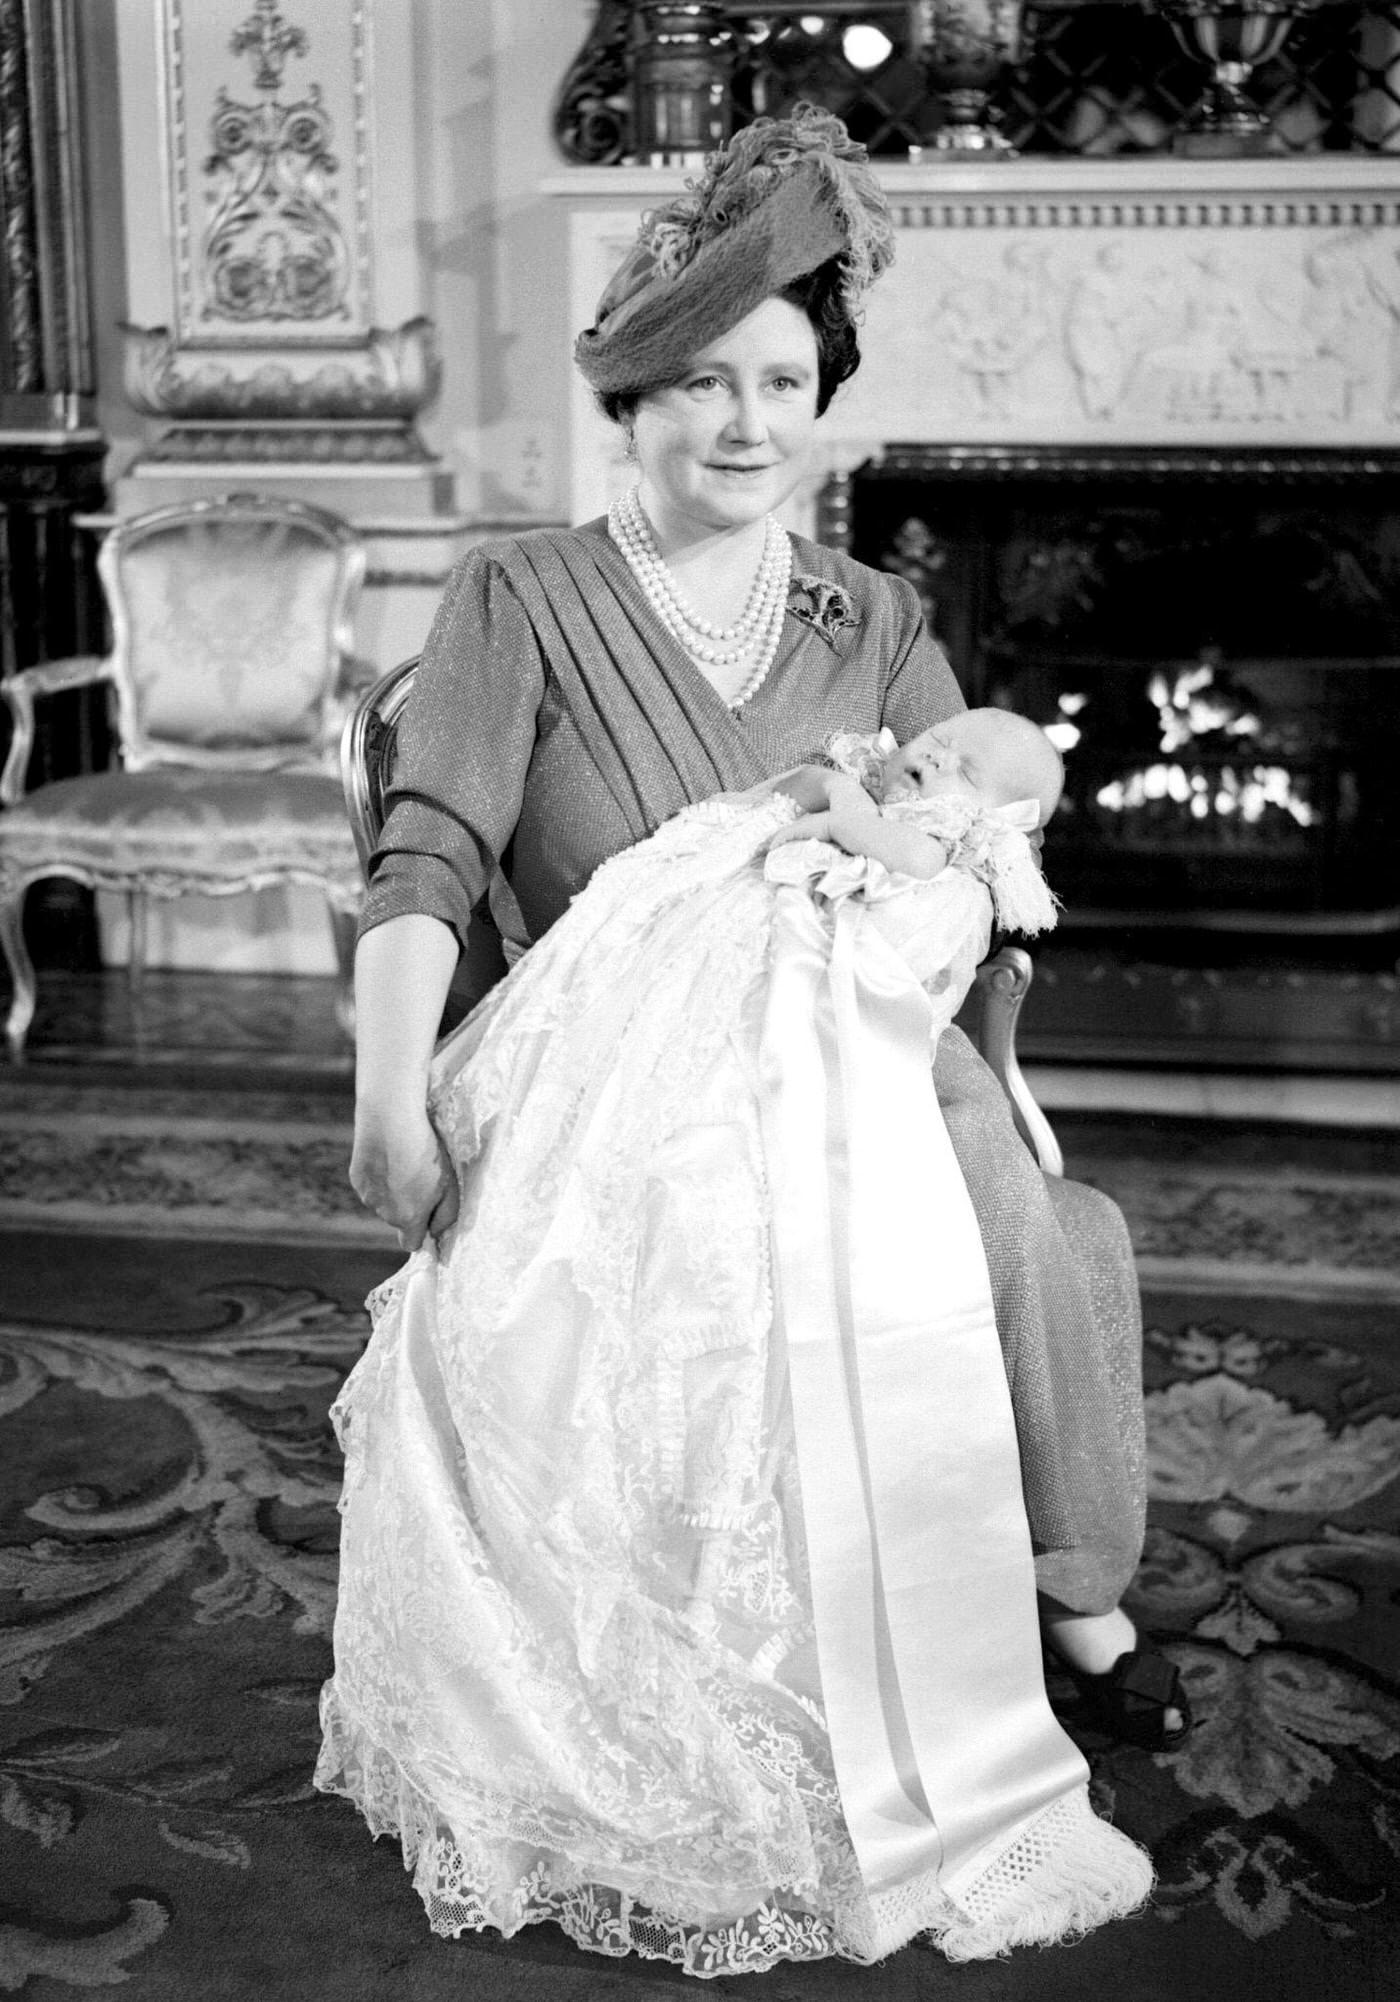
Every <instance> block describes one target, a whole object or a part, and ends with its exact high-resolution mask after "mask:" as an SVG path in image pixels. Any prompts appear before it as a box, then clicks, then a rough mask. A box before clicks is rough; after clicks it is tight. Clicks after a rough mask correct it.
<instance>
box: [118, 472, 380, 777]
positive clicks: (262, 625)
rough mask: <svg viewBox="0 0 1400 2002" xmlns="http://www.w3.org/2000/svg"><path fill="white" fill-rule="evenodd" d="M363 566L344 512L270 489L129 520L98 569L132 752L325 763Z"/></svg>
mask: <svg viewBox="0 0 1400 2002" xmlns="http://www.w3.org/2000/svg"><path fill="white" fill-rule="evenodd" d="M364 570H365V553H364V548H363V545H362V544H361V542H360V539H359V537H358V536H357V535H356V533H355V531H354V529H353V528H351V527H350V525H349V523H348V522H344V521H342V520H341V519H340V518H339V517H338V516H337V515H333V514H328V513H327V512H326V511H325V509H323V508H316V507H309V506H307V505H306V504H305V503H304V502H301V501H292V500H282V499H278V498H276V497H275V496H272V495H264V494H224V495H220V496H217V497H213V498H209V499H203V500H193V501H182V502H179V503H177V504H176V505H174V506H172V507H163V508H156V509H154V510H153V511H152V512H151V513H149V514H142V515H135V516H133V517H132V519H131V520H129V521H123V522H119V523H118V524H117V526H116V527H115V528H113V529H112V530H111V532H110V533H109V534H108V536H107V538H106V540H105V541H104V543H103V545H102V550H101V553H100V555H99V557H98V571H99V573H100V575H101V578H102V582H103V586H104V588H105V590H106V593H107V598H108V603H109V605H110V607H111V613H112V627H113V644H112V678H113V681H114V683H115V685H116V691H117V727H118V735H119V738H120V743H121V752H122V762H123V763H124V764H125V765H126V766H127V767H128V768H129V769H137V770H139V769H140V768H142V767H143V766H148V765H155V764H183V765H199V766H207V767H210V768H218V767H224V766H237V767H241V768H244V769H247V768H249V767H252V768H254V769H272V768H276V767H279V766H286V765H303V766H307V767H311V766H316V765H324V764H325V762H326V760H327V758H328V757H330V756H331V755H333V753H334V738H335V732H336V727H337V725H338V723H339V720H340V713H341V712H340V709H339V706H338V705H337V702H336V693H337V683H338V680H339V678H340V675H341V671H342V667H343V664H344V662H345V661H346V659H347V658H348V656H349V653H350V648H351V637H352V635H351V617H352V614H353V611H354V605H355V599H356V596H357V594H358V591H359V587H360V584H361V582H362V581H363V578H364Z"/></svg>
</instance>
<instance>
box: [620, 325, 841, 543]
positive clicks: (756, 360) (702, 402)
mask: <svg viewBox="0 0 1400 2002" xmlns="http://www.w3.org/2000/svg"><path fill="white" fill-rule="evenodd" d="M816 421H817V337H816V335H815V333H814V332H813V330H812V323H811V321H810V320H809V319H808V318H807V315H806V314H805V313H804V312H803V311H802V309H801V308H800V307H798V306H794V305H793V304H792V303H791V302H790V301H789V300H787V299H765V300H764V302H763V304H762V305H761V306H759V307H758V308H756V310H755V311H754V312H752V313H750V314H749V316H748V318H747V319H746V320H741V321H740V322H739V324H738V326H737V327H732V328H731V329H730V331H729V332H728V333H727V334H724V335H722V336H721V337H720V339H719V340H717V341H712V342H711V344H710V345H709V347H707V348H704V349H702V351H701V352H700V353H699V354H698V355H696V356H695V358H694V360H693V361H692V362H691V364H690V366H689V368H687V369H686V371H685V373H684V375H682V376H681V378H680V380H679V381H678V382H675V383H672V384H671V385H670V386H669V387H667V388H665V389H656V390H652V391H651V392H650V393H649V394H648V395H646V396H644V397H643V398H642V400H641V402H640V403H639V404H638V405H637V411H636V423H635V432H634V435H635V438H636V449H637V460H638V463H639V465H640V467H641V475H642V477H641V496H642V505H643V507H644V508H645V509H646V512H647V515H648V517H649V518H650V520H651V522H652V524H653V526H654V527H655V528H656V530H657V532H658V534H659V535H660V536H661V538H662V540H663V543H664V542H674V541H690V540H693V539H694V538H695V537H696V536H697V535H714V534H723V533H724V532H725V531H727V530H731V529H737V528H744V527H747V526H748V525H749V524H750V523H752V522H756V521H761V520H762V518H763V516H764V515H765V514H768V513H769V512H770V511H771V510H772V509H773V508H776V507H780V506H781V505H782V503H783V502H784V501H785V500H786V499H787V497H788V495H789V494H790V493H791V492H792V491H793V489H794V487H796V485H797V484H798V481H799V480H800V479H801V478H802V475H803V473H804V472H805V471H806V469H807V462H808V459H809V458H810V456H811V449H812V438H813V432H814V427H815V425H816Z"/></svg>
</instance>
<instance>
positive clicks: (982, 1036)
mask: <svg viewBox="0 0 1400 2002" xmlns="http://www.w3.org/2000/svg"><path fill="white" fill-rule="evenodd" d="M417 666H418V659H417V656H416V655H415V656H414V658H413V659H412V660H406V661H402V662H401V663H400V664H399V666H398V667H393V668H390V670H389V672H388V673H387V674H385V675H383V676H381V678H380V679H379V680H378V681H376V682H375V683H374V685H373V687H371V688H369V689H367V690H366V692H365V693H364V694H363V695H362V696H361V697H360V699H359V701H358V702H357V703H356V704H355V706H354V707H353V708H352V709H351V711H350V714H349V716H348V717H347V718H346V722H345V729H344V733H343V735H342V737H341V740H340V776H341V783H342V785H343V786H344V788H345V806H346V811H347V813H348V814H349V816H350V825H351V827H352V828H353V829H354V832H355V846H356V847H357V848H358V850H359V853H360V860H361V862H362V864H363V865H364V866H365V868H366V869H367V868H368V866H369V858H370V856H371V855H372V854H373V853H374V848H375V844H376V842H377V841H378V839H379V830H380V828H381V827H382V826H383V825H384V795H385V792H386V790H387V788H388V785H389V783H390V780H391V778H392V776H393V769H394V750H395V745H396V743H397V741H398V728H399V719H400V717H401V716H402V715H403V711H404V705H405V704H406V703H407V701H408V698H409V695H410V693H411V691H412V688H413V676H414V672H415V670H416V668H417ZM469 957H471V958H473V959H474V960H475V964H474V965H471V966H469V967H468V968H467V969H466V973H467V977H466V980H465V982H464V987H465V991H466V992H467V993H468V995H473V994H479V993H480V992H483V991H484V990H485V989H486V988H487V987H489V986H490V984H491V981H492V979H493V978H495V977H499V975H500V974H501V973H503V972H504V971H505V961H504V959H502V958H500V956H499V942H498V941H496V940H494V939H493V938H492V935H491V933H490V930H489V927H488V926H487V925H482V926H481V927H478V926H477V925H476V924H475V923H474V924H473V926H472V939H471V943H470V946H469ZM1031 973H1032V962H1031V957H1030V954H1029V953H1027V952H1023V951H1022V950H1021V948H1020V947H1019V946H1015V945H1003V946H1001V947H1000V948H999V949H998V950H997V951H995V952H993V953H990V954H989V955H988V956H987V958H986V959H985V960H984V961H983V963H982V965H981V966H979V967H978V969H977V981H976V984H975V986H974V988H973V990H972V993H971V995H970V996H969V997H968V1000H967V1003H966V1005H965V1006H964V1009H963V1014H962V1018H961V1020H962V1026H963V1027H964V1028H965V1029H966V1030H967V1033H968V1034H969V1035H970V1036H971V1037H972V1039H973V1041H974V1042H975V1043H976V1045H977V1047H978V1049H979V1050H980V1051H981V1053H982V1056H983V1058H984V1059H985V1060H986V1062H987V1063H988V1064H989V1065H990V1066H991V1069H992V1070H993V1072H994V1073H995V1074H996V1076H997V1078H998V1079H999V1080H1000V1082H1001V1086H1002V1089H1003V1090H1004V1091H1005V1093H1006V1095H1007V1097H1008V1099H1009V1100H1010V1101H1011V1113H1012V1117H1013V1118H1014V1119H1015V1121H1016V1127H1017V1130H1018V1132H1019V1133H1020V1135H1021V1138H1022V1139H1023V1140H1024V1141H1025V1143H1026V1145H1027V1146H1028V1147H1029V1148H1030V1150H1031V1152H1032V1153H1033V1154H1034V1156H1035V1158H1036V1160H1037V1161H1038V1162H1039V1164H1040V1166H1041V1167H1042V1168H1043V1169H1044V1170H1045V1172H1046V1174H1047V1175H1063V1173H1064V1171H1065V1164H1064V1156H1063V1154H1062V1153H1061V1151H1060V1143H1059V1141H1058V1140H1057V1139H1056V1138H1055V1134H1054V1130H1053V1128H1052V1127H1051V1125H1050V1122H1049V1120H1048V1119H1047V1118H1046V1117H1045V1114H1044V1113H1043V1112H1042V1111H1041V1109H1040V1107H1039V1106H1038V1105H1037V1104H1036V1102H1035V1098H1034V1095H1033V1094H1032V1092H1031V1088H1030V1086H1029V1085H1028V1084H1027V1083H1026V1078H1025V1073H1024V1072H1023V1071H1022V1069H1021V1066H1020V1063H1019V1062H1018V1060H1017V1056H1016V1020H1017V1017H1018V1016H1019V1015H1020V1012H1021V1008H1022V1006H1023V1004H1024V1002H1025V998H1026V995H1027V994H1028V993H1029V992H1030V985H1031Z"/></svg>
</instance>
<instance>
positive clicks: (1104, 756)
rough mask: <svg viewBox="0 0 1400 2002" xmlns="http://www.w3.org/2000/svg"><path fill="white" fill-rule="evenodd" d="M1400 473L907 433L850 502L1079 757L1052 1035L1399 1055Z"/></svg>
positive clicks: (991, 666)
mask: <svg viewBox="0 0 1400 2002" xmlns="http://www.w3.org/2000/svg"><path fill="white" fill-rule="evenodd" d="M1397 472H1400V457H1396V456H1392V455H1389V454H1383V453H1377V454H1371V455H1363V454H1357V453H1327V452H1314V453H1292V454H1288V455H1281V454H1278V453H1257V452H1233V453H1222V452H1215V453H1206V452H1199V451H1180V452H1171V451H1165V450H1163V451H1154V452H1151V453H1144V452H1140V451H1120V452H1099V453H1092V454H1089V453H1083V452H1074V451H1071V450H1058V451H1057V450H1054V449H1042V450H1039V451H1035V452H1026V451H1011V450H986V449H980V450H976V449H951V450H950V449H946V448H936V447H930V446H912V447H910V446H906V447H900V446H893V447H890V448H889V449H887V450H886V451H885V453H884V454H883V455H882V456H881V458H880V459H879V460H877V461H873V462H871V463H869V464H867V465H865V466H864V467H862V468H860V469H858V470H857V472H856V473H855V474H854V476H853V477H851V478H850V479H849V480H847V481H843V482H839V483H837V484H836V486H835V487H834V488H833V490H832V491H831V493H830V494H829V495H828V504H827V512H828V521H827V529H828V532H831V531H832V530H833V529H834V530H835V531H836V532H837V533H839V534H840V535H841V536H842V539H843V540H845V541H846V542H847V543H848V545H849V546H850V547H851V549H852V552H853V553H854V554H855V555H857V556H859V557H860V558H861V559H862V560H863V561H866V562H869V563H873V564H875V565H877V566H879V567H881V568H883V569H886V570H893V571H895V572H896V573H898V574H900V575H903V576H904V577H906V578H907V579H908V580H909V581H910V582H911V583H912V584H913V585H914V586H915V588H916V589H917V590H918V592H919V594H920V597H921V599H922V600H923V604H924V609H925V614H926V617H927V619H928V623H929V625H930V627H931V628H932V630H933V631H934V632H935V633H936V634H937V635H938V637H939V638H940V639H941V640H942V642H943V644H944V646H945V648H946V650H947V652H948V654H949V657H950V659H951V660H952V662H953V665H954V668H955V670H956V672H957V674H958V678H959V681H960V683H961V685H962V688H963V690H964V692H965V694H966V696H967V698H968V700H969V702H973V703H980V702H991V703H998V704H1005V705H1006V706H1009V707H1013V708H1016V709H1019V710H1022V711H1023V712H1025V713H1026V714H1028V715H1031V716H1033V717H1034V718H1035V719H1036V720H1037V721H1038V722H1040V723H1041V724H1043V725H1044V726H1045V727H1046V729H1047V730H1048V731H1049V733H1050V735H1051V736H1052V738H1054V740H1055V741H1056V742H1057V743H1058V744H1059V746H1060V748H1061V750H1062V751H1063V753H1064V756H1065V769H1066V790H1065V799H1064V803H1063V806H1062V808H1061V811H1060V813H1059V815H1058V816H1057V818H1056V820H1055V822H1054V823H1053V824H1052V826H1051V829H1050V831H1049V835H1048V837H1047V841H1046V851H1045V859H1046V867H1047V871H1048V873H1049V875H1050V877H1051V880H1052V881H1053V882H1054V884H1055V886H1056V888H1057V890H1058V891H1059V893H1060V895H1061V897H1062V898H1063V899H1064V902H1065V910H1064V914H1063V917H1062V920H1061V927H1060V930H1059V931H1058V933H1057V934H1056V935H1055V937H1054V938H1053V939H1052V940H1049V941H1047V942H1046V944H1045V946H1044V948H1043V949H1042V952H1041V955H1040V957H1041V967H1040V977H1039V978H1038V980H1037V983H1036V989H1035V991H1034V992H1033V995H1032V1000H1031V1004H1030V1006H1029V1008H1028V1011H1027V1019H1026V1030H1025V1047H1026V1053H1027V1054H1028V1055H1030V1056H1037V1055H1041V1056H1052V1055H1053V1056H1058V1057H1066V1056H1068V1057H1078V1058H1086V1057H1091V1056H1092V1057H1102V1056H1105V1055H1111V1054H1118V1055H1120V1056H1126V1055H1128V1054H1131V1055H1132V1057H1133V1058H1134V1059H1135V1060H1144V1059H1147V1060H1157V1061H1170V1062H1180V1061H1190V1062H1192V1063H1206V1064H1209V1063H1211V1062H1226V1063H1230V1064H1233V1065H1238V1064H1240V1063H1245V1064H1248V1063H1256V1064H1265V1065H1271V1064H1280V1063H1286V1064H1288V1065H1289V1066H1293V1067H1304V1068H1306V1067H1314V1066H1318V1067H1326V1068H1332V1069H1336V1068H1345V1069H1360V1070H1390V1069H1396V1068H1400V1061H1397V1052H1396V1037H1397V1030H1398V1029H1400V996H1397V994H1396V991H1395V990H1396V982H1395V978H1394V967H1395V959H1396V954H1397V951H1400V787H1397V782H1396V773H1397V770H1400V481H1398V480H1397V477H1396V475H1397Z"/></svg>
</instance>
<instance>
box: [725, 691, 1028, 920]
mask: <svg viewBox="0 0 1400 2002" xmlns="http://www.w3.org/2000/svg"><path fill="white" fill-rule="evenodd" d="M831 751H832V757H833V762H834V765H835V769H831V768H828V767H825V766H818V765H800V766H798V767H797V768H796V769H795V770H794V771H791V772H785V773H783V774H782V775H781V776H780V777H779V778H776V779H772V780H770V781H769V782H768V784H767V786H765V787H762V788H759V789H757V792H758V796H761V795H762V794H763V793H765V792H767V793H772V792H778V793H785V794H786V795H787V796H788V797H789V798H791V799H793V800H795V801H796V802H797V804H798V806H800V807H801V808H802V813H801V815H800V816H799V817H798V818H797V819H795V820H793V821H791V822H790V823H788V825H786V826H784V827H780V828H779V829H778V831H777V832H776V833H775V834H774V835H772V836H771V837H770V840H769V844H768V845H769V848H770V850H772V849H776V848H780V847H783V846H785V845H787V844H789V843H792V842H802V841H811V840H817V841H821V842H829V843H831V844H832V845H834V846H835V847H837V848H840V849H843V850H845V851H846V853H847V854H851V855H860V856H864V857H867V858H868V859H869V860H871V861H875V862H879V863H881V864H883V866H884V868H885V869H886V870H888V871H890V872H891V873H892V874H894V875H899V876H905V877H912V878H914V879H916V880H918V881H924V882H928V881H931V880H932V879H934V878H935V877H937V876H940V875H941V874H942V873H943V871H944V870H945V869H947V868H948V867H949V866H950V865H961V866H964V867H968V868H970V869H971V870H972V872H973V873H974V874H976V875H978V876H979V877H980V878H981V879H982V880H983V881H984V882H985V883H986V884H987V887H988V888H989V889H990V890H991V892H992V895H993V898H994V901H995V903H996V906H997V915H998V917H999V918H1000V920H1001V923H1002V924H1003V925H1004V926H1005V927H1007V928H1008V929H1010V930H1016V931H1027V932H1036V931H1042V930H1046V929H1048V927H1049V926H1050V925H1052V924H1053V923H1054V921H1055V919H1054V900H1053V898H1052V897H1051V895H1050V892H1049V890H1048V889H1047V887H1046V885H1045V883H1044V879H1043V878H1042V877H1041V875H1040V872H1039V869H1038V868H1037V867H1036V864H1035V858H1034V854H1033V852H1032V849H1031V846H1030V843H1031V841H1032V840H1033V839H1034V837H1035V836H1036V835H1037V834H1038V832H1039V830H1040V829H1041V828H1043V827H1044V826H1045V824H1046V822H1047V821H1048V820H1049V818H1050V816H1051V814H1052V813H1053V812H1054V811H1055V808H1056V806H1057V805H1058V804H1059V799H1060V794H1061V792H1062V790H1063V787H1064V765H1063V761H1062V760H1061V757H1060V754H1059V752H1058V751H1057V750H1056V749H1055V747H1054V745H1053V744H1052V743H1051V742H1050V740H1049V738H1048V737H1046V735H1045V733H1044V731H1042V730H1041V729H1039V728H1038V726H1037V725H1036V724H1034V723H1032V722H1030V721H1029V720H1028V719H1027V718H1026V717H1024V716H1017V715H1015V714H1013V713H1012V712H1011V711H1010V710H1006V709H967V710H964V711H963V712H962V714H961V715H957V716H952V717H950V718H949V719H948V720H947V721H946V722H944V723H939V724H937V725H935V726H934V727H933V728H932V729H929V730H925V731H922V732H921V733H920V735H919V736H917V737H914V738H912V739H911V740H910V742H909V743H907V744H904V745H897V744H896V743H895V741H894V737H893V734H892V733H891V732H890V731H888V730H882V731H881V732H880V733H879V735H878V736H877V737H874V738H862V737H856V736H845V737H837V738H835V739H833V740H832V745H831ZM1008 834H1017V835H1023V836H1025V837H1026V840H1024V841H1018V840H1008V839H1006V838H1005V836H1006V835H1008ZM769 873H770V877H771V876H772V875H773V874H774V873H775V872H774V871H773V870H771V869H770V872H769ZM783 873H784V875H786V874H787V872H786V871H784V872H783ZM789 880H791V878H789Z"/></svg>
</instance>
